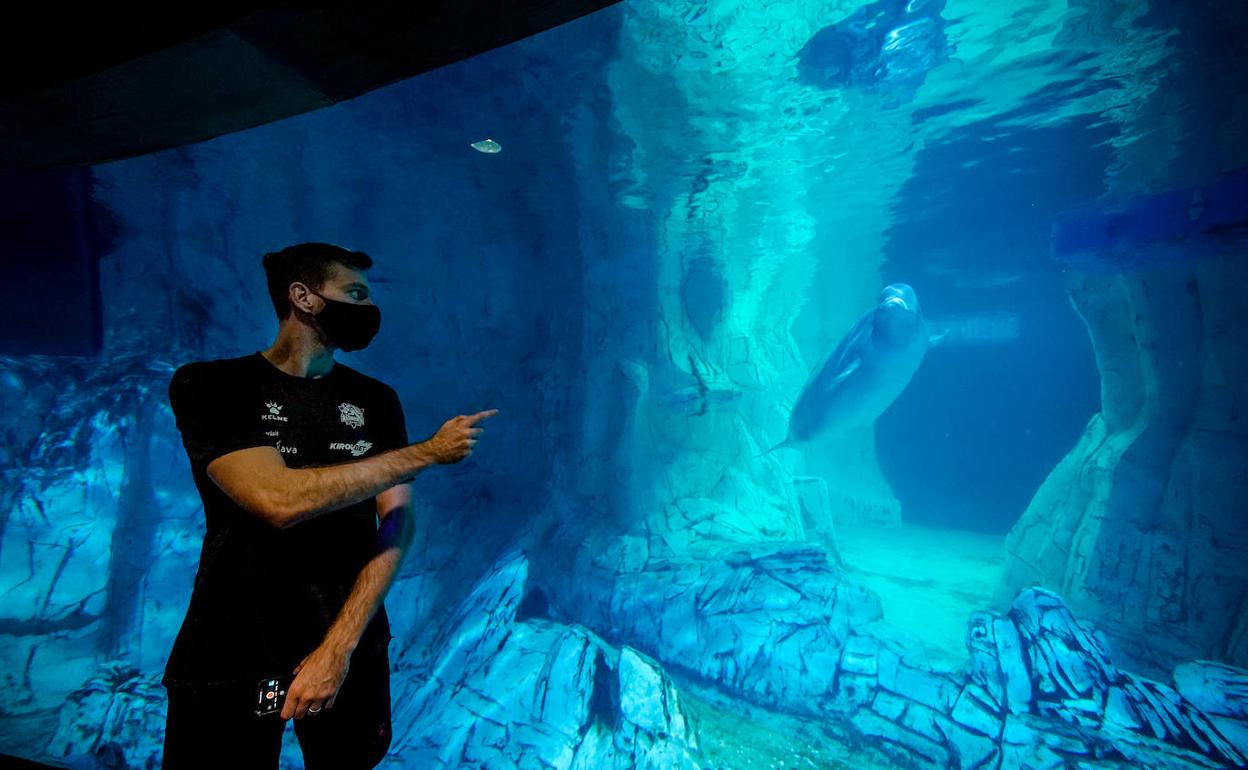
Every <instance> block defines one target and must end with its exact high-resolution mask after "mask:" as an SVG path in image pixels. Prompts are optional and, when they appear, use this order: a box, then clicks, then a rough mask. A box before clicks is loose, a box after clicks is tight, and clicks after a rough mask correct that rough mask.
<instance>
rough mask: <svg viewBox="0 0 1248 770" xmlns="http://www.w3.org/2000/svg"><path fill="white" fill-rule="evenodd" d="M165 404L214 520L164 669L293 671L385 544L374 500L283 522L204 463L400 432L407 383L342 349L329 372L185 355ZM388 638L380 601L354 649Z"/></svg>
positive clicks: (251, 680) (203, 677) (180, 674)
mask: <svg viewBox="0 0 1248 770" xmlns="http://www.w3.org/2000/svg"><path fill="white" fill-rule="evenodd" d="M169 404H170V405H171V406H172V407H173V414H174V417H175V418H176V420H177V426H178V430H179V431H181V433H182V445H183V446H184V447H185V448H186V454H187V457H188V458H189V459H190V464H191V475H192V477H193V478H194V480H195V486H196V487H197V488H198V489H199V494H200V497H202V498H203V502H204V516H205V519H206V523H207V531H206V532H205V534H204V544H203V548H202V550H201V552H200V558H199V569H198V571H197V572H196V574H195V583H194V588H193V590H192V592H191V602H190V606H189V608H188V609H187V613H186V618H185V619H184V620H183V622H182V627H181V629H180V630H179V631H178V635H177V638H176V639H175V640H174V643H173V649H172V651H171V652H170V655H169V661H168V664H167V665H166V666H165V673H164V678H163V679H162V680H161V681H162V683H163V684H165V685H166V686H170V685H174V686H176V685H197V686H204V685H213V684H240V683H247V684H255V683H256V682H257V681H259V680H260V679H262V678H265V677H270V676H279V675H282V674H287V673H290V672H291V671H292V670H293V669H294V667H295V666H296V665H298V663H299V661H301V660H302V659H303V658H304V656H306V655H307V654H308V653H310V652H311V651H312V650H313V649H315V648H316V647H317V645H319V644H320V642H321V641H322V640H323V639H324V636H325V633H326V632H327V631H328V630H329V627H330V626H331V625H332V624H333V622H334V619H335V618H336V617H337V616H338V612H339V610H340V609H341V608H342V606H343V604H344V603H345V602H346V599H347V596H348V595H349V594H350V593H351V589H352V587H353V586H354V584H355V580H356V577H357V576H358V575H359V573H360V570H361V569H362V568H363V567H364V565H365V564H366V563H367V562H368V560H369V559H370V558H371V557H372V556H373V554H374V553H375V552H376V551H375V548H376V544H377V506H376V502H375V501H374V500H372V499H368V500H364V501H361V502H359V503H357V504H355V505H351V506H348V507H346V508H341V509H339V510H336V511H331V512H329V513H324V514H321V515H320V516H317V517H315V518H312V519H308V520H306V521H303V522H300V523H298V524H295V525H293V526H290V527H287V528H285V529H278V528H275V527H273V526H272V525H270V524H267V523H265V522H263V521H262V520H261V519H260V518H258V517H257V516H256V515H255V514H252V513H249V512H248V511H246V510H244V509H243V508H241V507H239V506H238V505H237V504H236V503H235V502H234V501H233V500H232V499H230V497H229V496H227V495H226V494H225V492H224V491H222V489H221V488H220V487H218V486H217V485H216V483H215V482H213V480H212V479H210V478H209V477H208V474H207V466H208V463H210V462H211V461H212V460H214V459H216V458H218V457H220V456H222V455H225V454H228V453H230V452H233V451H235V450H238V449H246V448H248V447H256V446H266V445H267V446H273V447H277V448H278V449H279V450H280V451H281V453H282V458H283V459H284V460H285V461H286V465H287V466H289V467H292V468H301V467H307V466H313V465H336V464H340V463H344V462H353V461H356V460H359V459H361V458H364V457H371V456H373V455H375V454H378V453H379V452H383V451H385V450H388V449H394V448H396V447H401V446H405V445H406V444H407V443H408V442H407V429H406V427H405V424H404V421H403V407H402V406H401V405H400V403H399V398H398V395H397V394H396V393H395V392H394V389H393V388H391V387H390V386H389V385H386V384H385V383H383V382H381V381H379V380H376V379H373V378H372V377H369V376H367V375H364V374H361V373H360V372H358V371H356V370H355V369H352V368H350V367H348V366H346V365H344V364H341V363H335V364H334V367H333V369H331V370H330V372H329V373H328V374H326V375H324V376H322V377H317V378H311V377H297V376H295V375H292V374H287V373H286V372H283V371H282V370H281V369H279V368H277V367H276V366H275V365H274V364H272V363H271V362H270V361H269V360H268V359H267V358H265V357H264V356H263V355H261V353H260V351H256V352H255V353H252V354H251V355H247V356H240V357H238V358H226V359H218V360H214V361H196V362H193V363H188V364H184V365H183V366H180V367H179V368H178V369H177V371H175V372H174V373H173V377H172V379H171V380H170V382H169ZM390 638H391V637H390V623H389V619H388V618H387V616H386V611H385V607H384V606H383V607H379V608H378V610H377V613H376V614H375V615H374V616H373V618H372V620H371V621H370V622H369V624H368V626H367V627H366V628H365V631H364V634H363V636H362V637H361V638H360V642H359V645H358V646H357V647H356V653H357V654H360V653H365V652H370V651H376V650H378V649H384V647H385V646H386V645H387V644H388V643H389V640H390Z"/></svg>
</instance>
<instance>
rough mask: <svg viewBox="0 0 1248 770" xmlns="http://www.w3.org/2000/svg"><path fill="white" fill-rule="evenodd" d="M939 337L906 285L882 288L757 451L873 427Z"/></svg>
mask: <svg viewBox="0 0 1248 770" xmlns="http://www.w3.org/2000/svg"><path fill="white" fill-rule="evenodd" d="M944 336H945V335H944V334H940V335H937V336H932V334H931V329H930V328H929V327H928V325H927V322H926V321H925V320H924V319H923V311H922V310H921V309H920V308H919V298H918V296H916V295H915V293H914V289H913V288H911V287H910V285H909V284H905V283H890V284H889V285H887V286H885V287H884V289H883V290H882V291H881V292H880V297H879V301H878V302H877V303H876V305H875V307H873V308H871V309H870V310H868V311H867V312H865V313H863V314H862V316H861V317H860V318H859V319H858V320H857V321H856V322H855V323H854V325H853V327H852V328H851V329H850V330H849V332H848V333H847V334H846V335H845V337H844V338H843V339H842V340H841V342H840V344H839V345H837V346H836V349H835V350H833V351H832V353H831V355H829V356H828V357H827V359H825V360H824V361H823V363H822V364H821V365H820V366H819V367H818V368H817V369H816V370H815V372H814V374H813V375H811V377H810V379H809V380H808V381H807V382H806V384H805V386H803V387H802V392H801V394H800V395H799V396H798V397H797V403H796V404H794V405H793V411H792V413H791V414H790V415H789V429H788V434H787V435H786V436H785V439H784V441H781V442H780V443H779V444H776V445H775V446H773V447H772V448H771V449H768V450H767V451H766V452H763V453H762V454H768V453H770V452H774V451H775V450H777V449H780V448H781V447H791V448H798V447H801V446H803V445H806V444H809V443H810V442H811V441H813V440H814V439H815V438H816V437H818V436H821V435H824V434H833V433H835V434H843V433H848V432H850V431H851V430H854V429H857V428H866V427H870V426H872V425H874V424H875V420H876V418H878V417H879V416H880V415H881V414H883V412H884V410H885V409H887V408H888V407H889V405H891V404H892V403H893V401H895V400H896V399H897V396H899V395H901V392H902V391H903V390H905V389H906V386H907V385H909V384H910V380H911V379H912V378H913V377H914V373H915V372H916V371H918V368H919V364H921V363H922V362H923V356H924V355H926V353H927V351H928V350H929V349H930V348H931V347H932V346H933V345H935V344H936V343H937V342H939V341H940V339H941V338H942V337H944ZM760 456H761V455H760Z"/></svg>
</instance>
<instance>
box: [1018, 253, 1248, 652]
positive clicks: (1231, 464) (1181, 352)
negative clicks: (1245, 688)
mask: <svg viewBox="0 0 1248 770" xmlns="http://www.w3.org/2000/svg"><path fill="white" fill-rule="evenodd" d="M1246 280H1248V265H1245V263H1244V262H1243V260H1242V259H1238V260H1237V259H1236V258H1235V256H1234V255H1233V254H1229V253H1228V254H1225V255H1223V256H1220V257H1209V258H1206V259H1202V260H1200V261H1199V262H1198V263H1196V264H1195V265H1189V266H1183V265H1180V266H1178V267H1175V268H1171V267H1160V268H1151V269H1147V270H1140V271H1137V272H1132V273H1114V274H1098V273H1082V272H1081V273H1072V274H1071V276H1070V279H1069V288H1070V294H1071V298H1072V301H1073V302H1074V304H1075V307H1076V309H1077V310H1078V311H1079V313H1080V315H1081V316H1082V318H1083V320H1084V321H1085V323H1086V325H1087V328H1088V332H1089V334H1090V335H1091V337H1092V343H1093V347H1094V350H1095V353H1096V359H1097V366H1098V368H1099V369H1100V372H1101V412H1100V414H1098V415H1096V416H1095V417H1093V419H1092V421H1091V422H1090V423H1089V424H1088V427H1087V430H1086V432H1085V433H1084V435H1083V437H1082V438H1081V439H1080V440H1079V442H1078V444H1077V445H1076V446H1075V447H1074V448H1073V449H1072V450H1071V452H1070V453H1069V455H1067V457H1066V458H1065V459H1064V460H1063V461H1062V462H1061V463H1060V464H1059V465H1058V466H1057V467H1056V468H1055V469H1054V470H1053V471H1052V473H1051V474H1050V475H1049V477H1048V479H1046V481H1045V482H1044V484H1043V485H1042V486H1041V487H1040V489H1039V490H1038V491H1037V492H1036V495H1035V497H1034V498H1033V499H1032V502H1031V504H1030V505H1029V506H1028V508H1027V510H1026V511H1025V512H1024V514H1023V516H1022V518H1021V519H1020V520H1019V522H1018V523H1017V524H1016V525H1015V527H1014V529H1013V530H1012V531H1011V533H1010V535H1009V538H1008V540H1007V550H1008V553H1009V557H1008V561H1007V565H1006V572H1005V578H1004V582H1003V585H1002V589H1001V594H1000V597H999V598H1006V597H1008V596H1010V595H1012V594H1013V593H1014V592H1016V591H1017V590H1019V589H1020V588H1022V587H1024V586H1027V585H1032V584H1040V585H1043V586H1045V587H1047V588H1051V589H1053V590H1055V591H1057V592H1058V593H1060V594H1061V595H1063V596H1064V597H1066V598H1067V600H1068V601H1069V602H1070V604H1071V607H1072V608H1074V610H1075V612H1076V613H1078V614H1079V615H1081V616H1086V617H1089V618H1091V619H1093V620H1094V621H1095V622H1096V624H1097V625H1098V627H1100V628H1101V629H1102V630H1104V631H1105V632H1106V633H1107V634H1108V635H1109V636H1110V637H1111V639H1112V647H1113V650H1114V653H1115V655H1116V656H1117V657H1119V658H1120V659H1122V660H1124V661H1129V662H1130V664H1131V667H1132V668H1135V669H1136V670H1140V671H1143V672H1146V673H1149V674H1151V675H1154V676H1160V675H1162V674H1163V673H1164V672H1168V671H1169V670H1170V669H1172V668H1173V667H1174V665H1175V664H1176V663H1178V662H1180V661H1183V660H1189V659H1208V660H1222V661H1225V662H1227V663H1230V664H1232V665H1236V666H1241V667H1242V666H1246V665H1248V613H1245V612H1244V608H1245V604H1244V602H1245V597H1248V571H1246V570H1245V568H1244V565H1245V564H1248V531H1246V530H1245V529H1244V527H1243V511H1244V506H1245V502H1246V501H1248V478H1246V477H1245V476H1244V474H1243V472H1242V471H1243V468H1244V467H1245V466H1246V465H1248V420H1245V418H1244V415H1245V414H1248V377H1246V376H1245V375H1246V374H1248V350H1246V349H1245V347H1246V346H1245V339H1244V335H1243V333H1242V331H1241V330H1242V329H1243V328H1244V324H1245V323H1246V322H1248V308H1246V307H1245V305H1244V303H1243V300H1242V297H1241V296H1240V295H1241V294H1242V287H1243V286H1244V285H1245V281H1246Z"/></svg>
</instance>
